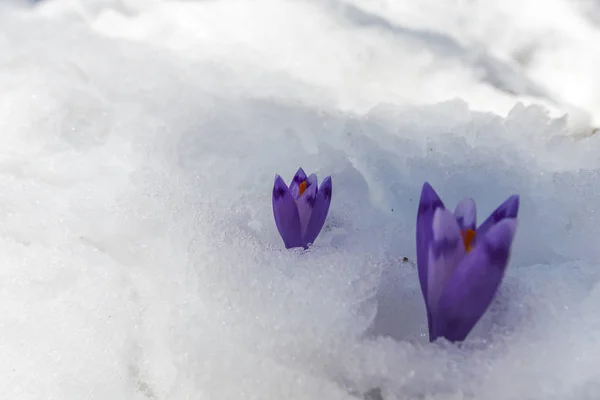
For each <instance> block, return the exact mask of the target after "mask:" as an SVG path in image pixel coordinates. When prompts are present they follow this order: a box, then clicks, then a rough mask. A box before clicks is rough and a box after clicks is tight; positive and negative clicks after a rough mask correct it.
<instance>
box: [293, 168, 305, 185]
mask: <svg viewBox="0 0 600 400" xmlns="http://www.w3.org/2000/svg"><path fill="white" fill-rule="evenodd" d="M306 179H307V177H306V172H304V170H303V169H302V167H300V168H298V171H296V173H295V174H294V180H295V181H296V182H302V181H305V180H306Z"/></svg>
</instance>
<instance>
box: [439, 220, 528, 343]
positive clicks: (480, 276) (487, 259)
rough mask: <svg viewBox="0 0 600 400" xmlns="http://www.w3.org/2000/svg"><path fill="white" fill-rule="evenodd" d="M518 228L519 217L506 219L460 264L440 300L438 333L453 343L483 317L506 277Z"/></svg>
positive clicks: (494, 227) (491, 230)
mask: <svg viewBox="0 0 600 400" xmlns="http://www.w3.org/2000/svg"><path fill="white" fill-rule="evenodd" d="M516 229H517V220H516V219H514V218H505V219H503V220H502V221H500V222H499V223H497V224H496V225H494V226H493V227H492V228H491V229H490V230H489V231H488V233H487V235H485V236H483V237H482V238H480V241H479V243H478V245H477V246H476V247H475V248H474V249H473V251H471V252H470V253H469V254H467V256H466V257H465V258H464V259H463V261H462V262H461V263H460V265H459V266H458V268H457V269H456V271H455V272H454V274H453V275H452V276H451V277H450V279H449V280H448V282H447V283H446V286H445V288H444V291H443V292H442V295H441V297H440V300H439V303H438V313H439V314H438V316H439V318H438V319H437V320H436V324H437V327H438V330H437V333H438V334H439V336H443V337H445V338H446V339H448V340H450V341H452V342H456V341H462V340H465V338H466V337H467V335H468V334H469V332H471V330H472V329H473V327H475V325H476V324H477V322H478V321H479V319H480V318H481V317H482V316H483V314H484V313H485V311H486V310H487V308H488V307H489V305H490V304H491V302H492V300H493V299H494V296H495V295H496V292H497V290H498V287H499V286H500V283H501V282H502V279H503V277H504V271H505V270H506V266H507V264H508V260H509V258H510V248H511V245H512V242H513V238H514V236H515V232H516Z"/></svg>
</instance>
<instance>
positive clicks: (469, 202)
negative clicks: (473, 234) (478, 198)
mask: <svg viewBox="0 0 600 400" xmlns="http://www.w3.org/2000/svg"><path fill="white" fill-rule="evenodd" d="M454 216H455V217H456V222H458V226H459V227H460V230H461V231H466V230H467V229H471V230H475V229H476V228H477V208H476V207H475V201H474V200H473V199H471V198H466V199H462V200H461V201H460V203H458V205H457V206H456V210H454Z"/></svg>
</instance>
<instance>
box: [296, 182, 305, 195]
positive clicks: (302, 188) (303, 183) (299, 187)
mask: <svg viewBox="0 0 600 400" xmlns="http://www.w3.org/2000/svg"><path fill="white" fill-rule="evenodd" d="M298 189H299V190H300V196H302V193H304V191H305V190H306V181H303V182H302V183H301V184H300V185H298Z"/></svg>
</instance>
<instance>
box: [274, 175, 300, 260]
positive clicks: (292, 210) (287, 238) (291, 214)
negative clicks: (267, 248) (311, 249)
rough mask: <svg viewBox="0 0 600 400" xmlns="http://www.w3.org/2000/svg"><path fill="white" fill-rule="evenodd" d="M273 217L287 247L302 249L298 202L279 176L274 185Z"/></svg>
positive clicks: (276, 177) (276, 176)
mask: <svg viewBox="0 0 600 400" xmlns="http://www.w3.org/2000/svg"><path fill="white" fill-rule="evenodd" d="M273 216H274V217H275V225H277V230H278V231H279V234H280V235H281V238H282V239H283V243H284V244H285V247H286V248H288V249H290V248H292V247H302V236H301V230H300V218H299V214H298V207H297V206H296V200H294V197H293V196H292V193H291V192H290V190H289V189H288V187H287V185H286V184H285V182H284V181H283V179H281V177H280V176H279V175H275V183H274V185H273Z"/></svg>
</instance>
